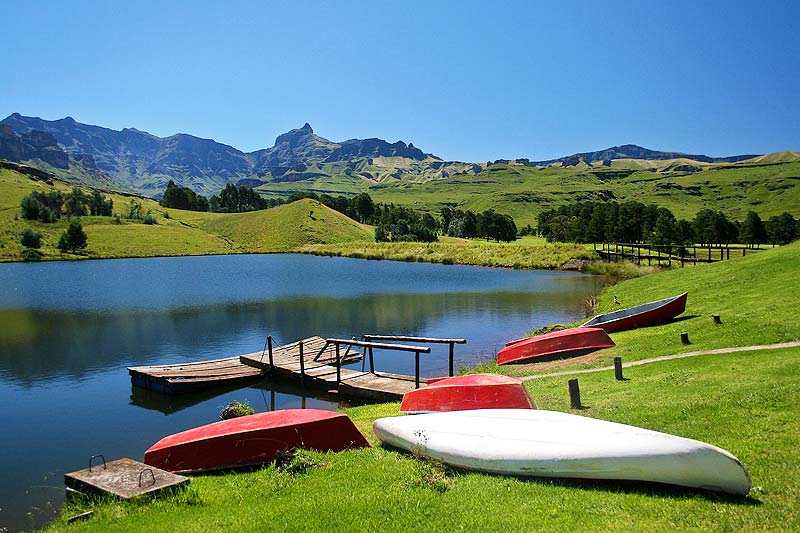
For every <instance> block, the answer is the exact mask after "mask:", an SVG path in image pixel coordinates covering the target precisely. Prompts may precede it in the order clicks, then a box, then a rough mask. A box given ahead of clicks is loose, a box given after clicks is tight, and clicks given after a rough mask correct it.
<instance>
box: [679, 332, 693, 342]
mask: <svg viewBox="0 0 800 533" xmlns="http://www.w3.org/2000/svg"><path fill="white" fill-rule="evenodd" d="M681 342H682V343H683V344H691V343H690V342H689V334H688V333H687V332H685V331H684V332H683V333H681Z"/></svg>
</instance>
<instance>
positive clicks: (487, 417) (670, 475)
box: [373, 409, 750, 496]
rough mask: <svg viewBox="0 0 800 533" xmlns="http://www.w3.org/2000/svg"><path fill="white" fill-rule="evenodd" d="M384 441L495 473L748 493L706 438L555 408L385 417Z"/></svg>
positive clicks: (741, 472) (730, 462)
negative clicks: (548, 409)
mask: <svg viewBox="0 0 800 533" xmlns="http://www.w3.org/2000/svg"><path fill="white" fill-rule="evenodd" d="M373 431H374V432H375V435H376V436H377V437H378V438H379V439H380V440H381V442H382V443H384V444H386V445H389V446H392V447H395V448H399V449H402V450H407V451H409V452H412V453H413V454H414V455H416V456H425V457H429V458H432V459H435V460H438V461H442V462H444V463H446V464H449V465H452V466H455V467H459V468H465V469H469V470H478V471H482V472H489V473H494V474H507V475H515V476H535V477H547V478H568V479H589V480H614V481H638V482H647V483H660V484H668V485H676V486H681V487H690V488H697V489H707V490H713V491H718V492H725V493H728V494H734V495H738V496H745V495H746V494H747V493H748V492H749V490H750V477H749V475H748V473H747V470H746V469H745V468H744V466H742V464H741V463H740V462H739V460H738V459H737V458H736V457H734V456H733V455H731V454H730V453H728V452H727V451H725V450H723V449H721V448H717V447H716V446H712V445H710V444H706V443H704V442H700V441H696V440H692V439H687V438H683V437H678V436H675V435H669V434H666V433H659V432H657V431H651V430H647V429H642V428H637V427H634V426H628V425H625V424H617V423H614V422H606V421H603V420H595V419H592V418H587V417H582V416H577V415H571V414H567V413H559V412H554V411H542V410H527V409H492V410H478V411H459V412H452V413H430V414H424V415H416V416H401V417H389V418H381V419H378V420H376V421H375V423H374V424H373Z"/></svg>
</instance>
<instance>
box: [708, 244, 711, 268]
mask: <svg viewBox="0 0 800 533" xmlns="http://www.w3.org/2000/svg"><path fill="white" fill-rule="evenodd" d="M708 262H709V263H710V262H711V245H710V244H709V245H708Z"/></svg>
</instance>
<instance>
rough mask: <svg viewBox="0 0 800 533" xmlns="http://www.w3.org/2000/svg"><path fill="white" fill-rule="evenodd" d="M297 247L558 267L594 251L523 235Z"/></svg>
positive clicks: (355, 254) (430, 259) (386, 256)
mask: <svg viewBox="0 0 800 533" xmlns="http://www.w3.org/2000/svg"><path fill="white" fill-rule="evenodd" d="M298 251H300V252H303V253H312V254H319V255H335V256H344V257H355V258H360V259H387V260H391V261H411V262H415V261H416V262H426V263H444V264H459V265H474V266H486V267H502V268H544V269H548V268H558V267H559V266H561V265H563V264H564V263H566V262H567V261H569V260H570V259H573V258H579V259H589V258H591V257H592V256H593V255H594V254H593V253H592V252H591V251H589V250H587V249H586V247H584V246H581V245H574V244H563V243H548V242H546V241H545V240H544V239H540V238H538V237H526V238H523V239H519V240H518V241H516V242H513V243H496V242H491V241H482V240H466V239H454V238H451V237H441V238H440V241H439V242H432V243H419V242H371V241H364V242H348V243H342V244H334V245H331V244H324V245H314V246H304V247H302V248H299V249H298Z"/></svg>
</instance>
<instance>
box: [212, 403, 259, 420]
mask: <svg viewBox="0 0 800 533" xmlns="http://www.w3.org/2000/svg"><path fill="white" fill-rule="evenodd" d="M252 414H255V411H253V408H252V407H250V404H249V403H247V401H245V402H231V403H229V404H228V405H226V406H225V407H224V408H223V409H222V411H220V412H219V418H220V420H228V419H230V418H238V417H240V416H248V415H252Z"/></svg>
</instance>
